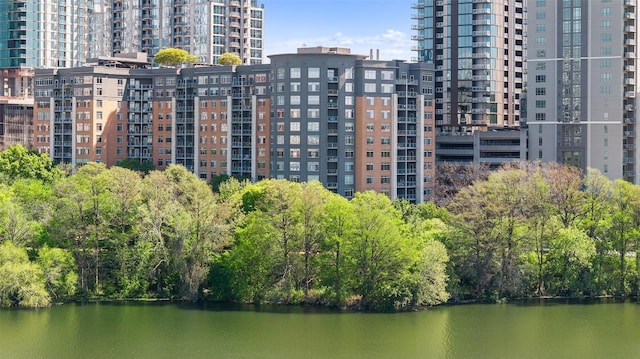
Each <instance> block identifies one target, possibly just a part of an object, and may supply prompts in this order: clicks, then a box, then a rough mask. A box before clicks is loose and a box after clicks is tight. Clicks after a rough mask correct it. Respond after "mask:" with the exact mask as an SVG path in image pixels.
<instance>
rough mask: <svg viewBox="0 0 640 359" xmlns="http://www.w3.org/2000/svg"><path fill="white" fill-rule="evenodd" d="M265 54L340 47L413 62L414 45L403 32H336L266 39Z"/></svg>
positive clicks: (354, 51)
mask: <svg viewBox="0 0 640 359" xmlns="http://www.w3.org/2000/svg"><path fill="white" fill-rule="evenodd" d="M265 40H266V42H265V46H266V48H265V53H266V54H267V55H275V54H287V53H295V52H296V50H297V48H299V47H305V46H306V47H314V46H338V47H348V48H351V53H352V54H359V55H367V56H368V55H369V52H370V50H371V49H373V56H374V58H375V56H376V50H377V49H379V50H380V60H394V59H398V60H407V61H409V60H411V57H412V56H415V54H412V52H411V46H412V45H414V44H413V42H412V41H411V37H410V35H408V34H407V33H404V32H402V31H398V30H394V29H388V30H386V31H385V32H383V33H381V34H373V35H365V36H351V35H349V34H344V33H342V32H336V33H335V34H332V35H330V36H322V37H314V38H290V39H288V40H286V41H272V40H271V41H270V40H269V39H265Z"/></svg>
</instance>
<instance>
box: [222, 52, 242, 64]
mask: <svg viewBox="0 0 640 359" xmlns="http://www.w3.org/2000/svg"><path fill="white" fill-rule="evenodd" d="M218 63H219V64H220V65H241V64H242V59H241V58H240V56H238V55H236V54H234V53H231V52H225V53H224V54H222V55H220V57H219V58H218Z"/></svg>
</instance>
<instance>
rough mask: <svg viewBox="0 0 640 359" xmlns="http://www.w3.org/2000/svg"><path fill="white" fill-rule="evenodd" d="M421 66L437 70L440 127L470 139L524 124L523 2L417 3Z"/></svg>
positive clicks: (426, 0) (430, 0)
mask: <svg viewBox="0 0 640 359" xmlns="http://www.w3.org/2000/svg"><path fill="white" fill-rule="evenodd" d="M413 7H414V9H415V10H416V13H414V15H413V19H414V20H417V24H415V25H414V26H413V29H414V30H415V31H416V32H417V34H416V35H414V37H413V39H414V40H415V41H416V42H417V45H416V46H414V48H413V50H415V51H417V52H418V61H420V62H428V63H433V64H434V65H435V70H436V79H435V81H436V87H435V98H436V126H437V127H438V129H439V131H440V133H442V134H449V133H458V134H469V133H472V132H474V131H476V130H485V129H486V128H487V127H514V126H518V125H519V123H520V97H521V95H522V93H523V91H524V76H525V62H524V59H525V48H526V46H525V37H524V26H525V13H524V0H508V1H503V0H501V1H497V0H447V1H444V0H418V2H417V4H415V5H413Z"/></svg>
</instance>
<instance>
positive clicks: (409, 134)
mask: <svg viewBox="0 0 640 359" xmlns="http://www.w3.org/2000/svg"><path fill="white" fill-rule="evenodd" d="M269 58H270V60H271V67H272V69H273V73H274V74H275V76H274V77H273V79H272V86H273V92H274V93H273V95H272V106H271V107H272V111H271V113H272V118H271V138H272V141H273V143H272V145H271V148H272V153H273V154H274V156H273V157H274V158H272V161H271V177H274V178H285V179H288V180H291V181H312V180H319V181H320V182H322V183H324V184H325V185H326V187H327V188H329V189H331V190H333V191H335V192H336V193H339V194H341V195H343V196H345V197H347V198H350V197H352V196H353V194H354V193H355V192H356V191H365V190H375V191H378V192H382V193H387V194H388V195H389V196H390V197H391V198H404V199H407V200H410V201H414V202H416V201H417V202H422V201H424V200H425V199H428V198H429V197H430V196H431V195H432V191H433V185H432V184H433V177H434V174H435V172H434V171H435V169H434V168H435V167H434V161H435V159H433V157H434V151H433V149H434V141H433V136H434V120H433V96H432V93H433V70H432V68H431V67H430V66H429V65H426V64H407V63H403V62H401V61H372V60H366V56H364V55H355V54H351V52H350V50H349V49H346V48H327V47H314V48H301V49H298V51H297V53H295V54H280V55H272V56H269Z"/></svg>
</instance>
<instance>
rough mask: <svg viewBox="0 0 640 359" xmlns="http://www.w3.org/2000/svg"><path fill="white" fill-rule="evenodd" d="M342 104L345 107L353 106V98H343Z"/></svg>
mask: <svg viewBox="0 0 640 359" xmlns="http://www.w3.org/2000/svg"><path fill="white" fill-rule="evenodd" d="M316 97H317V96H316ZM309 98H311V96H309ZM309 104H311V102H309ZM344 104H345V105H347V106H353V96H345V97H344ZM316 105H317V104H316Z"/></svg>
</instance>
